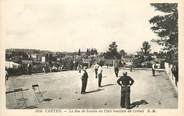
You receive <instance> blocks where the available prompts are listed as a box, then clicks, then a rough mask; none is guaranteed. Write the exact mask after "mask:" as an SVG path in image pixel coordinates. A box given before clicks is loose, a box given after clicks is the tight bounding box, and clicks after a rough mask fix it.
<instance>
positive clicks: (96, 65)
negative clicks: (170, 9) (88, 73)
mask: <svg viewBox="0 0 184 116" xmlns="http://www.w3.org/2000/svg"><path fill="white" fill-rule="evenodd" d="M98 67H99V65H98V63H97V62H96V64H95V65H94V70H95V77H96V78H97V76H98Z"/></svg>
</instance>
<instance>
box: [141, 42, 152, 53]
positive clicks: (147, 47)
mask: <svg viewBox="0 0 184 116" xmlns="http://www.w3.org/2000/svg"><path fill="white" fill-rule="evenodd" d="M150 48H151V46H150V44H149V43H148V42H147V41H144V42H143V44H142V48H141V51H142V53H143V55H146V56H147V55H149V53H150V51H151V49H150Z"/></svg>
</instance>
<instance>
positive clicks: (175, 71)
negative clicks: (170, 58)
mask: <svg viewBox="0 0 184 116" xmlns="http://www.w3.org/2000/svg"><path fill="white" fill-rule="evenodd" d="M171 71H172V74H173V75H174V77H175V85H176V86H178V85H177V83H178V65H177V64H173V66H172V68H171Z"/></svg>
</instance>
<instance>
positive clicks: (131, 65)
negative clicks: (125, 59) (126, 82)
mask: <svg viewBox="0 0 184 116" xmlns="http://www.w3.org/2000/svg"><path fill="white" fill-rule="evenodd" d="M132 71H133V62H131V63H130V72H132Z"/></svg>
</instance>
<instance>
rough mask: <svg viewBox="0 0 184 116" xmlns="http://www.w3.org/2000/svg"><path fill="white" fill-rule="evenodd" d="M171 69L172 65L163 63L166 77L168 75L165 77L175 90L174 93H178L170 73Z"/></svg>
mask: <svg viewBox="0 0 184 116" xmlns="http://www.w3.org/2000/svg"><path fill="white" fill-rule="evenodd" d="M171 68H172V65H171V64H169V63H166V62H165V71H166V73H167V75H168V76H167V77H168V78H169V80H170V81H171V83H172V85H173V87H174V89H175V90H176V92H178V88H177V86H176V85H175V77H174V75H173V74H172V72H171Z"/></svg>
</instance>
